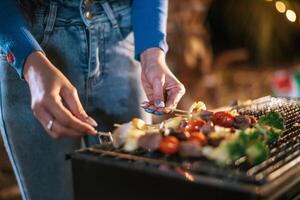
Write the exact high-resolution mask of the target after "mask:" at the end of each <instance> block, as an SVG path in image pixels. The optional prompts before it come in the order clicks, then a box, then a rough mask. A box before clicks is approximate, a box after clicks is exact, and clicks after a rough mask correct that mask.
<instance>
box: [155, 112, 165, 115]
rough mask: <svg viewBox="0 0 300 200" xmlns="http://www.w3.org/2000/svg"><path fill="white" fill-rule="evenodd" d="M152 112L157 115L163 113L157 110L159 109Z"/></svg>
mask: <svg viewBox="0 0 300 200" xmlns="http://www.w3.org/2000/svg"><path fill="white" fill-rule="evenodd" d="M154 114H155V115H158V116H161V115H163V114H164V113H163V112H159V111H155V112H154Z"/></svg>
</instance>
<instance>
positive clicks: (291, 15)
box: [285, 10, 297, 22]
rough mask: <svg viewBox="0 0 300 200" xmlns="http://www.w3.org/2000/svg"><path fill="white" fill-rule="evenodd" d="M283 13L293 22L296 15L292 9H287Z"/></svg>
mask: <svg viewBox="0 0 300 200" xmlns="http://www.w3.org/2000/svg"><path fill="white" fill-rule="evenodd" d="M285 15H286V18H287V19H288V20H289V21H290V22H295V21H296V19H297V15H296V13H295V12H294V11H293V10H287V11H286V13H285Z"/></svg>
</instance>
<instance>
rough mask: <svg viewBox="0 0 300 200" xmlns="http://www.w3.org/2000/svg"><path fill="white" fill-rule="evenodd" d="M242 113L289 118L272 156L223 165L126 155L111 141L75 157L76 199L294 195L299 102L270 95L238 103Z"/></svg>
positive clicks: (299, 182) (298, 182) (299, 183)
mask: <svg viewBox="0 0 300 200" xmlns="http://www.w3.org/2000/svg"><path fill="white" fill-rule="evenodd" d="M238 111H239V112H240V113H241V114H251V115H256V116H260V115H262V114H264V113H266V112H269V111H277V112H280V113H281V114H282V115H283V117H284V118H285V121H286V127H285V131H284V134H283V136H282V137H281V139H280V140H279V141H278V142H277V143H276V144H274V145H272V146H271V147H270V148H271V151H270V158H269V159H268V160H266V161H264V162H263V163H261V164H259V165H256V166H251V165H250V164H249V163H248V162H247V161H246V159H245V158H241V159H239V160H238V161H237V162H235V163H234V164H233V165H232V166H228V167H226V168H221V167H218V166H217V165H215V164H214V163H213V162H211V161H209V160H207V159H205V158H201V159H184V160H183V159H181V158H179V157H177V156H165V155H162V154H160V153H158V152H146V151H142V150H138V151H136V152H133V153H130V154H128V153H125V152H123V151H122V150H119V149H114V148H113V147H111V146H110V145H99V146H95V147H91V148H88V149H82V150H79V151H77V152H75V153H73V154H71V155H70V158H71V160H72V167H73V180H74V191H75V199H76V200H83V199H84V200H86V199H105V198H106V199H122V198H125V199H129V198H131V199H165V198H167V199H185V198H197V199H293V198H296V196H297V195H298V194H299V193H300V127H299V124H300V102H299V101H298V100H294V99H285V98H274V97H265V98H260V99H258V100H255V101H253V103H252V104H251V105H248V106H244V107H239V108H238Z"/></svg>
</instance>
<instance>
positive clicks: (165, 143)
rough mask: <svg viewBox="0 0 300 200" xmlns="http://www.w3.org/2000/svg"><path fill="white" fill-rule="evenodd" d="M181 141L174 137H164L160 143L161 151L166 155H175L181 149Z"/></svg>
mask: <svg viewBox="0 0 300 200" xmlns="http://www.w3.org/2000/svg"><path fill="white" fill-rule="evenodd" d="M179 144H180V143H179V140H178V139H177V138H176V137H174V136H167V137H164V138H163V139H162V140H161V141H160V146H159V150H160V151H161V152H162V153H165V154H175V153H177V151H178V149H179Z"/></svg>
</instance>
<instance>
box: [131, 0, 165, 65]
mask: <svg viewBox="0 0 300 200" xmlns="http://www.w3.org/2000/svg"><path fill="white" fill-rule="evenodd" d="M132 9H133V10H132V23H133V32H134V41H135V58H136V59H137V60H139V57H140V54H141V53H143V52H144V51H145V50H146V49H148V48H152V47H158V48H161V49H162V50H163V51H164V52H165V53H166V52H167V50H168V45H167V42H166V28H167V16H168V0H133V5H132Z"/></svg>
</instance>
